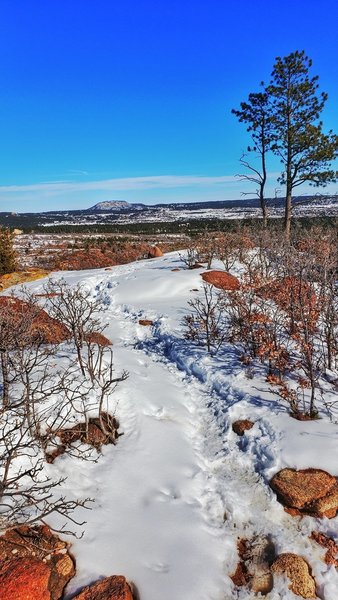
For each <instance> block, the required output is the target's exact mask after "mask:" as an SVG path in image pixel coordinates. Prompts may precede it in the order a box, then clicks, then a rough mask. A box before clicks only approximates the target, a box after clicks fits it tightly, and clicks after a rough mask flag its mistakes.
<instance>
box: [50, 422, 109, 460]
mask: <svg viewBox="0 0 338 600" xmlns="http://www.w3.org/2000/svg"><path fill="white" fill-rule="evenodd" d="M102 419H103V425H104V427H105V428H106V430H107V432H108V434H106V433H105V432H104V431H103V429H102V427H101V422H100V419H99V417H90V418H89V420H88V425H87V424H86V423H77V424H76V425H74V426H73V427H69V428H68V429H59V430H58V431H56V432H55V435H56V436H57V437H58V438H59V439H60V441H61V446H59V447H58V448H57V449H56V450H55V451H54V452H52V453H50V454H48V458H49V461H50V462H53V460H54V459H55V458H56V457H57V456H60V454H63V452H65V451H66V449H67V447H69V446H71V444H73V443H74V442H76V441H77V440H81V442H83V443H85V444H89V445H90V446H93V447H94V448H97V449H100V448H101V446H103V445H107V444H113V443H115V440H116V439H117V438H118V431H117V430H118V428H119V422H118V420H117V419H116V418H115V417H113V416H111V415H108V414H107V413H103V414H102Z"/></svg>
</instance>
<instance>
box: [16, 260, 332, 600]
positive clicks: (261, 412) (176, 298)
mask: <svg viewBox="0 0 338 600" xmlns="http://www.w3.org/2000/svg"><path fill="white" fill-rule="evenodd" d="M177 268H179V269H180V270H179V271H172V269H177ZM200 272H201V271H200V270H193V271H188V270H186V269H184V265H183V263H182V262H181V260H180V258H179V255H178V253H171V254H167V255H165V256H164V257H162V258H158V259H153V260H147V261H139V262H136V263H132V264H128V265H124V266H119V267H112V268H111V270H104V269H99V270H91V271H81V272H66V273H65V272H63V273H60V274H55V273H53V278H56V277H57V276H58V275H60V277H61V276H62V277H63V278H64V279H65V280H66V281H67V282H68V283H69V284H77V283H78V282H83V283H84V284H85V285H86V287H87V288H88V289H89V290H90V291H91V294H92V296H93V298H98V297H99V298H101V299H102V300H103V301H104V304H105V306H106V310H105V311H104V312H103V313H102V321H103V322H104V323H105V324H106V325H107V329H106V331H105V335H106V336H107V337H109V338H110V339H111V340H112V341H113V343H114V360H115V368H116V372H117V373H119V372H121V371H122V370H123V369H127V370H128V372H129V378H128V379H127V380H126V381H125V382H123V383H121V385H120V386H119V387H118V388H117V390H116V391H115V393H114V394H113V395H112V397H111V405H110V408H111V410H115V409H116V414H117V416H118V418H119V420H120V424H121V431H123V433H124V435H123V436H122V437H121V438H119V440H118V443H117V445H116V446H106V447H104V449H103V452H102V456H100V458H99V460H98V462H83V461H80V460H77V459H75V458H72V457H69V456H67V455H63V456H61V457H59V458H58V459H57V460H56V461H55V463H54V464H53V465H49V466H48V467H47V468H48V469H49V470H50V472H51V473H53V475H54V474H55V477H59V476H66V477H67V481H66V482H65V483H64V484H63V488H64V491H66V493H67V495H68V497H77V498H83V497H93V498H95V499H96V501H95V504H94V505H93V507H92V509H91V510H90V511H84V510H83V509H79V512H78V515H76V516H77V517H78V518H79V519H80V520H83V519H85V520H86V521H87V522H86V525H85V526H83V527H79V528H78V533H81V531H84V535H83V537H82V538H81V539H73V538H70V541H71V543H72V552H73V554H74V556H75V558H76V563H77V575H76V577H75V578H74V580H73V581H72V582H71V584H70V585H69V588H68V590H67V593H68V595H67V598H71V596H72V595H73V594H74V592H76V591H77V590H78V589H80V588H81V587H82V586H83V585H86V584H88V583H90V582H91V581H94V580H96V579H98V578H100V577H102V576H106V575H111V574H123V575H125V576H126V577H127V578H128V579H129V580H130V581H132V582H134V584H135V586H136V587H137V589H138V592H139V595H140V599H141V600H158V599H159V598H161V600H230V599H237V600H249V598H253V597H254V595H253V594H252V592H249V591H248V590H246V589H244V588H242V589H240V590H238V589H237V588H235V586H234V585H233V583H232V581H231V579H230V578H229V575H230V574H231V573H233V572H234V570H235V567H236V564H237V550H236V544H237V539H238V538H239V537H252V536H255V535H260V534H264V535H269V536H271V539H272V541H273V542H274V544H275V546H276V551H277V553H279V552H294V553H297V554H300V555H302V556H303V557H304V558H305V559H306V560H307V561H308V562H309V564H310V566H311V568H312V572H313V575H314V577H315V579H316V583H317V594H318V597H319V598H321V599H322V600H337V598H338V574H337V571H336V570H335V568H334V567H333V566H331V567H330V566H328V565H326V564H325V563H324V562H322V560H321V557H322V556H323V554H324V552H323V549H322V548H320V547H319V546H318V545H317V544H316V543H315V542H314V541H310V540H309V537H308V536H309V534H310V533H311V531H312V530H320V531H322V532H324V533H327V534H328V535H331V536H334V537H336V536H338V519H337V518H335V519H332V520H328V519H323V520H321V521H319V520H317V519H313V518H310V517H305V518H303V519H300V518H298V517H297V518H293V517H291V516H289V515H288V514H286V513H285V511H284V510H283V507H282V506H281V505H280V504H279V503H278V502H277V500H276V497H275V494H274V493H273V492H272V491H271V489H270V488H269V485H268V481H269V479H270V478H271V477H272V475H273V474H274V473H275V472H276V471H278V470H279V469H281V468H283V467H285V466H290V467H295V468H305V467H320V468H324V469H326V470H328V471H329V472H331V473H332V474H334V475H338V461H337V458H338V425H337V424H334V423H330V421H329V418H328V417H327V416H325V414H324V413H323V418H322V419H321V420H318V421H313V422H298V421H296V420H293V419H291V418H290V417H289V416H288V414H287V409H286V407H285V406H283V405H282V404H281V402H280V401H279V400H278V398H277V396H275V395H274V394H273V393H272V391H271V389H270V388H269V385H268V384H267V383H266V382H265V379H264V377H261V376H260V375H259V372H257V373H255V374H254V377H253V378H252V375H250V377H248V374H247V373H245V371H244V370H243V367H242V365H240V363H239V361H238V356H237V355H236V351H235V350H234V349H233V348H231V347H230V346H229V348H227V349H226V351H225V352H224V353H223V354H222V355H219V356H217V357H214V358H211V357H209V356H208V355H207V354H206V352H205V351H204V350H202V349H199V348H197V347H196V346H194V345H193V344H192V343H191V342H188V341H186V340H185V339H184V327H183V324H182V317H183V315H185V314H187V312H188V306H187V301H188V299H189V298H191V297H192V296H194V295H195V296H196V295H198V294H199V293H200V292H201V290H202V280H201V277H200ZM43 285H44V281H43V280H39V281H36V282H33V283H31V284H28V286H27V287H28V288H29V289H30V291H33V292H34V293H37V294H38V293H41V292H42V291H43ZM192 290H194V291H192ZM196 290H198V291H196ZM140 318H146V319H152V320H153V321H154V325H153V326H152V327H142V326H141V325H139V324H138V321H139V319H140ZM239 418H249V419H251V420H253V421H255V425H254V427H253V428H252V429H251V430H250V431H248V432H247V433H246V435H245V436H244V437H243V438H239V437H237V436H236V435H235V434H234V433H233V431H232V429H231V423H232V422H233V421H234V420H236V419H239ZM50 523H51V524H52V525H53V526H55V527H59V526H60V525H62V523H63V522H62V521H60V520H59V519H58V518H57V517H56V516H53V517H51V518H50ZM265 598H267V599H268V600H282V599H283V600H284V599H285V600H289V599H290V600H291V599H295V598H298V596H295V595H294V594H293V593H292V592H291V591H290V590H288V583H287V581H286V580H285V581H284V580H283V579H278V580H276V581H275V586H274V589H273V591H272V592H271V593H270V594H268V595H267V596H265Z"/></svg>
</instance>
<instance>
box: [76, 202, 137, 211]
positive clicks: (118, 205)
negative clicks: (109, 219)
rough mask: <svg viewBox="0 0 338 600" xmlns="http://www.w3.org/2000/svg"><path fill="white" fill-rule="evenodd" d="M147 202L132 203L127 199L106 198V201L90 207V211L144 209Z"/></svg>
mask: <svg viewBox="0 0 338 600" xmlns="http://www.w3.org/2000/svg"><path fill="white" fill-rule="evenodd" d="M146 208H147V207H146V205H145V204H130V202H125V200H106V201H105V202H98V203H97V204H94V206H91V207H90V208H88V209H87V210H88V212H105V211H109V212H111V211H120V210H143V209H146Z"/></svg>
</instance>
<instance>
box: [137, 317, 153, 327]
mask: <svg viewBox="0 0 338 600" xmlns="http://www.w3.org/2000/svg"><path fill="white" fill-rule="evenodd" d="M138 323H139V325H143V326H144V327H149V326H150V325H154V321H151V320H150V319H140V320H139V322H138Z"/></svg>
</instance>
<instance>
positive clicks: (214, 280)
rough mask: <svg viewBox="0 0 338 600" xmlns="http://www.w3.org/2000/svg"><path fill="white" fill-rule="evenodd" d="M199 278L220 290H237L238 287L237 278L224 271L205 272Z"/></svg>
mask: <svg viewBox="0 0 338 600" xmlns="http://www.w3.org/2000/svg"><path fill="white" fill-rule="evenodd" d="M201 277H202V279H203V281H206V283H211V284H212V285H213V286H215V287H216V288H219V289H221V290H226V291H231V290H238V288H239V286H240V283H239V280H238V279H237V277H235V276H234V275H231V274H230V273H227V272H226V271H207V272H206V273H201Z"/></svg>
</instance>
